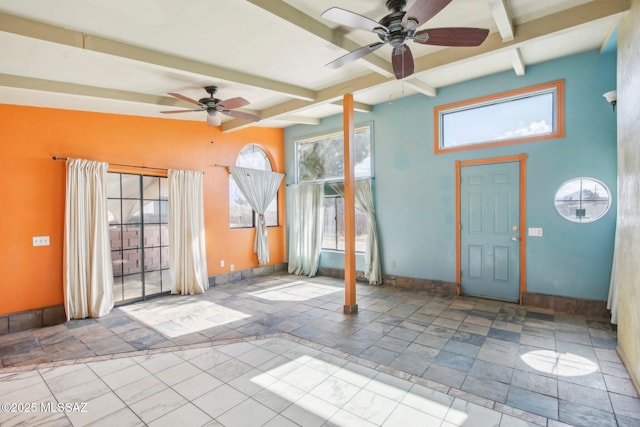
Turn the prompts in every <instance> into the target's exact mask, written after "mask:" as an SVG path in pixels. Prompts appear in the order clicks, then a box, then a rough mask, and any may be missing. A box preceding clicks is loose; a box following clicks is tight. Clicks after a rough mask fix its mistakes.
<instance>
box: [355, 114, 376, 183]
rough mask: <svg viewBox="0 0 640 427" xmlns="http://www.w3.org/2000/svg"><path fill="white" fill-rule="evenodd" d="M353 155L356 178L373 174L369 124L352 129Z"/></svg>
mask: <svg viewBox="0 0 640 427" xmlns="http://www.w3.org/2000/svg"><path fill="white" fill-rule="evenodd" d="M353 137H354V140H355V145H354V146H355V157H356V162H355V164H354V165H353V171H354V175H355V177H356V178H369V177H372V176H373V163H372V160H373V156H372V155H371V154H372V153H371V128H370V127H369V126H367V127H363V128H358V129H356V130H355V131H354V135H353Z"/></svg>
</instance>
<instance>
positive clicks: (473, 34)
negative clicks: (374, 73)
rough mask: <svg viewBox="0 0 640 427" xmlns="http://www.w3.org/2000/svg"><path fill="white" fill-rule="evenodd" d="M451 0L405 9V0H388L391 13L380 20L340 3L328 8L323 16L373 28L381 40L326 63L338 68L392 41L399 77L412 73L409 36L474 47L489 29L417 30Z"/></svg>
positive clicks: (420, 1) (419, 1)
mask: <svg viewBox="0 0 640 427" xmlns="http://www.w3.org/2000/svg"><path fill="white" fill-rule="evenodd" d="M451 1H452V0H415V2H414V3H413V5H412V6H411V8H410V9H409V10H408V11H406V12H405V10H404V9H405V7H406V5H407V2H406V0H387V2H386V6H387V10H389V14H388V15H386V16H385V17H383V18H382V19H381V20H380V21H379V22H376V21H374V20H373V19H369V18H367V17H366V16H362V15H358V14H357V13H354V12H350V11H348V10H345V9H341V8H339V7H332V8H330V9H327V10H326V11H325V12H324V13H323V14H322V17H323V18H325V19H328V20H330V21H333V22H335V23H337V24H340V25H344V26H348V27H353V28H357V29H361V30H365V31H370V32H373V33H375V34H377V35H378V37H379V38H380V40H381V41H380V42H377V43H372V44H370V45H368V46H363V47H361V48H360V49H356V50H354V51H352V52H349V53H347V54H346V55H344V56H341V57H340V58H338V59H336V60H334V61H332V62H330V63H328V64H327V67H328V68H338V67H342V66H343V65H346V64H349V63H351V62H353V61H355V60H356V59H360V58H362V57H363V56H365V55H367V54H369V53H371V52H373V51H375V50H377V49H379V48H381V47H382V46H384V45H385V44H387V43H388V44H389V45H390V46H391V47H392V48H393V50H392V53H391V63H392V65H393V72H394V74H395V76H396V78H397V79H403V78H405V77H408V76H410V75H412V74H413V72H414V62H413V54H412V53H411V49H409V46H408V45H407V41H408V40H413V41H414V42H415V43H419V44H425V45H432V46H456V47H475V46H480V45H481V44H482V43H483V42H484V41H485V39H486V38H487V36H488V35H489V30H487V29H484V28H470V27H445V28H433V29H426V30H421V31H418V32H416V30H417V29H418V27H420V26H421V25H422V24H424V23H425V22H427V21H428V20H430V19H431V18H433V17H434V16H435V15H437V14H438V13H439V12H440V11H441V10H442V9H444V8H445V7H446V6H447V5H448V4H449V3H451Z"/></svg>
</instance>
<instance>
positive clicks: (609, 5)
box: [223, 0, 631, 131]
mask: <svg viewBox="0 0 640 427" xmlns="http://www.w3.org/2000/svg"><path fill="white" fill-rule="evenodd" d="M630 7H631V0H615V1H612V0H593V1H591V2H589V3H585V4H582V5H579V6H576V7H573V8H571V9H567V10H564V11H561V12H557V13H555V14H552V15H547V16H545V17H542V18H539V19H535V20H532V21H529V22H524V23H522V24H520V25H518V26H517V28H516V30H517V31H516V34H517V36H516V38H515V39H514V40H512V41H511V42H507V43H505V42H503V41H502V37H501V36H500V35H499V34H497V33H494V34H490V35H489V37H487V40H486V41H485V42H484V43H483V44H482V45H480V46H479V47H469V48H462V47H452V48H446V49H442V50H440V51H438V52H435V53H432V54H429V55H425V56H422V57H419V58H415V73H416V74H417V73H421V72H423V71H428V70H434V69H438V68H442V67H445V66H447V65H449V64H452V63H455V62H459V61H463V60H466V59H470V58H474V57H476V56H480V55H486V54H491V53H497V52H504V51H506V50H512V49H514V48H518V47H520V46H521V45H522V44H524V43H525V42H529V41H532V40H536V39H540V38H545V37H549V36H552V35H553V34H556V33H558V32H560V31H564V30H566V29H568V28H573V27H576V26H579V25H585V24H588V23H589V22H592V21H597V20H599V19H603V18H607V17H610V16H613V15H619V14H624V13H626V12H627V11H628V10H629V9H630ZM387 82H388V80H387V79H386V78H384V77H383V76H381V75H379V74H376V73H369V74H366V75H364V76H361V77H357V78H355V79H352V80H349V81H345V82H342V83H338V84H336V85H334V86H331V87H328V88H325V89H322V90H320V91H318V94H317V97H316V99H315V100H314V101H303V100H297V99H292V100H290V101H285V102H283V103H281V104H278V105H274V106H272V107H268V108H265V109H264V110H262V114H261V117H262V118H263V119H269V118H277V117H280V116H283V115H286V114H292V113H294V112H295V111H297V110H301V109H306V108H309V107H312V106H314V105H320V104H325V103H327V102H334V101H337V100H339V99H340V98H341V97H342V95H343V94H345V93H352V94H354V95H355V94H357V93H358V92H359V91H362V90H364V89H368V88H371V87H374V86H378V85H381V84H384V83H387ZM223 127H224V128H225V130H227V131H229V130H232V129H234V128H236V127H238V128H240V127H246V123H245V122H242V121H239V120H229V121H227V122H225V123H223Z"/></svg>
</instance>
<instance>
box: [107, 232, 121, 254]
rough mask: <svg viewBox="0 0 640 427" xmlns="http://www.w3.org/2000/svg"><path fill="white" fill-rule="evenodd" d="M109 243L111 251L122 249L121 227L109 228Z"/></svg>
mask: <svg viewBox="0 0 640 427" xmlns="http://www.w3.org/2000/svg"><path fill="white" fill-rule="evenodd" d="M109 242H110V243H111V250H116V249H122V227H119V226H111V227H109Z"/></svg>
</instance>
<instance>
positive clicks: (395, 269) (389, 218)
mask: <svg viewBox="0 0 640 427" xmlns="http://www.w3.org/2000/svg"><path fill="white" fill-rule="evenodd" d="M615 67H616V54H615V52H613V53H606V54H600V53H599V52H597V51H590V52H586V53H582V54H578V55H574V56H570V57H566V58H561V59H558V60H554V61H549V62H546V63H542V64H538V65H531V66H529V67H527V70H526V75H525V76H522V77H517V76H516V75H515V74H514V73H513V72H511V71H509V72H505V73H500V74H495V75H492V76H488V77H483V78H480V79H476V80H473V81H469V82H465V83H461V84H457V85H453V86H449V87H445V88H441V89H439V90H438V96H437V97H434V98H431V97H427V96H424V95H414V96H410V97H406V98H402V99H396V100H394V101H393V102H390V103H383V104H379V105H376V106H374V108H373V111H372V112H371V113H368V114H365V113H356V124H357V123H364V122H370V121H372V122H373V126H374V141H375V146H374V150H375V182H374V192H375V205H376V212H377V218H378V232H379V239H380V245H381V248H380V250H381V258H382V271H383V273H385V274H392V275H399V276H408V277H415V278H424V279H433V280H443V281H451V282H454V281H455V277H456V274H455V260H456V254H455V194H456V191H455V190H456V189H455V161H456V160H470V159H481V158H490V157H501V156H508V155H516V154H523V153H524V154H527V155H528V159H527V188H526V191H527V197H526V203H527V208H526V215H527V223H526V225H527V227H541V228H543V230H544V231H543V232H544V236H543V237H527V242H526V245H527V246H526V248H527V257H526V263H527V268H526V275H527V291H529V292H537V293H543V294H550V295H562V296H569V297H576V298H586V299H595V300H606V299H607V295H608V289H609V277H610V273H611V262H612V256H613V238H614V237H613V236H614V231H615V218H616V209H615V201H616V200H615V194H616V114H615V113H613V112H612V111H611V106H610V105H608V104H607V103H606V102H605V100H604V98H603V97H602V94H603V93H605V92H608V91H610V90H612V89H614V88H615V87H616V68H615ZM559 79H564V80H565V137H564V138H562V139H553V140H549V141H542V142H532V143H525V144H514V145H509V146H504V147H493V148H485V149H479V150H469V151H464V152H457V153H447V154H438V155H435V154H434V152H433V133H434V132H433V128H434V123H433V108H434V107H435V106H438V105H442V104H448V103H452V102H456V101H461V100H465V99H470V98H475V97H480V96H484V95H489V94H493V93H497V92H503V91H506V90H511V89H517V88H521V87H526V86H531V85H535V84H539V83H546V82H550V81H554V80H559ZM341 127H342V115H338V116H333V117H329V118H326V119H324V120H322V122H321V124H320V125H319V126H313V127H311V126H305V125H297V126H293V127H289V128H287V129H285V168H286V176H287V180H288V182H291V180H292V179H293V177H294V175H295V174H294V168H293V166H294V163H293V162H294V159H295V156H294V141H295V140H296V139H299V138H300V137H303V136H310V135H317V134H322V133H326V132H329V131H335V130H339V129H341ZM579 176H588V177H593V178H596V179H599V180H601V181H602V182H604V183H605V184H606V185H607V186H608V187H609V189H610V190H611V192H612V195H613V204H612V208H611V209H610V210H609V212H608V213H607V214H606V215H605V216H604V217H602V218H601V219H600V220H598V221H595V222H593V223H587V224H578V223H572V222H569V221H567V220H565V219H563V218H562V217H561V216H560V215H559V214H558V213H557V212H556V210H555V207H554V202H553V199H554V195H555V192H556V190H557V189H558V187H559V186H560V185H561V184H562V183H563V182H565V181H566V180H568V179H570V178H574V177H579ZM361 258H362V257H359V258H358V267H359V268H360V269H361V268H362V263H363V261H362V259H361ZM321 266H324V267H332V268H343V267H344V261H343V257H342V255H341V254H339V253H338V254H337V253H329V252H326V253H323V255H322V257H321Z"/></svg>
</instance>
